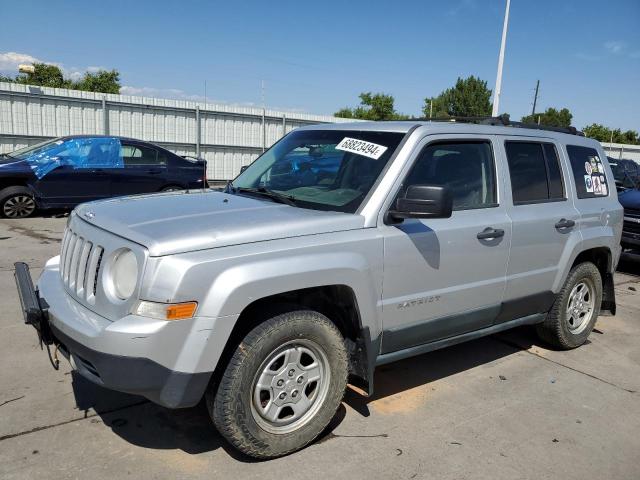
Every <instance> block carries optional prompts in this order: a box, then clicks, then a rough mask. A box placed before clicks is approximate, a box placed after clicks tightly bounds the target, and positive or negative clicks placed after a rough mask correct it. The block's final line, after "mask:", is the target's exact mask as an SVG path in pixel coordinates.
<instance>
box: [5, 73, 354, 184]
mask: <svg viewBox="0 0 640 480" xmlns="http://www.w3.org/2000/svg"><path fill="white" fill-rule="evenodd" d="M344 121H348V120H345V119H341V118H335V117H331V116H326V115H310V114H303V113H289V112H279V111H274V110H265V111H263V110H262V109H261V108H249V107H237V106H230V105H218V104H210V103H207V104H206V105H205V104H204V103H201V102H200V103H199V102H188V101H181V100H169V99H161V98H148V97H134V96H129V95H113V94H102V93H92V92H80V91H77V90H66V89H60V88H47V87H34V86H28V85H19V84H14V83H3V82H0V153H4V152H10V151H12V150H15V149H17V148H21V147H24V146H27V145H32V144H34V143H37V142H41V141H43V140H46V139H47V138H52V137H59V136H63V135H77V134H101V135H103V134H106V135H116V136H123V137H132V138H138V139H141V140H147V141H149V142H153V143H156V144H158V145H161V146H163V147H165V148H167V149H169V150H171V151H173V152H175V153H177V154H178V155H193V156H196V155H199V156H201V157H203V158H205V159H206V160H207V162H208V172H207V176H208V177H209V179H212V180H228V179H231V178H233V177H235V176H236V175H237V174H238V172H239V171H240V167H241V166H243V165H248V164H249V163H251V162H252V161H253V160H254V159H255V158H256V157H257V156H258V155H259V154H260V153H261V152H262V149H263V147H269V146H270V145H272V144H273V143H275V142H276V141H277V140H278V139H280V138H281V137H282V135H283V134H284V133H285V132H286V133H288V132H290V131H291V130H293V129H295V128H297V127H300V126H302V125H309V124H314V123H332V122H344ZM198 125H199V128H198ZM263 132H264V139H263Z"/></svg>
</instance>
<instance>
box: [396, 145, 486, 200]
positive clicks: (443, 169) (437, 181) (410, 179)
mask: <svg viewBox="0 0 640 480" xmlns="http://www.w3.org/2000/svg"><path fill="white" fill-rule="evenodd" d="M411 185H442V186H446V187H448V188H449V190H450V191H451V194H452V196H453V209H454V210H469V209H473V208H487V207H495V206H496V182H495V175H494V163H493V152H492V151H491V145H490V144H489V143H488V142H484V141H483V142H473V141H469V142H455V143H435V144H431V145H428V146H426V147H425V148H424V150H422V152H420V156H419V157H418V159H417V160H416V162H415V164H414V166H413V168H412V170H411V172H410V173H409V175H408V176H407V179H406V180H405V182H404V188H406V187H409V186H411Z"/></svg>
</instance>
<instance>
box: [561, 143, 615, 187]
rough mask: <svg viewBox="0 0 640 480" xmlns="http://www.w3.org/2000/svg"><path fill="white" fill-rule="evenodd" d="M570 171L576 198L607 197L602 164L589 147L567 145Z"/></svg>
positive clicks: (606, 184) (594, 151) (605, 177)
mask: <svg viewBox="0 0 640 480" xmlns="http://www.w3.org/2000/svg"><path fill="white" fill-rule="evenodd" d="M567 153H568V154H569V160H570V161H571V170H572V171H573V177H574V179H575V182H576V191H577V192H578V198H594V197H602V196H606V195H609V185H608V183H607V176H606V174H605V173H604V164H603V163H602V159H601V158H600V157H599V156H598V152H597V151H596V150H595V149H593V148H589V147H579V146H577V145H567Z"/></svg>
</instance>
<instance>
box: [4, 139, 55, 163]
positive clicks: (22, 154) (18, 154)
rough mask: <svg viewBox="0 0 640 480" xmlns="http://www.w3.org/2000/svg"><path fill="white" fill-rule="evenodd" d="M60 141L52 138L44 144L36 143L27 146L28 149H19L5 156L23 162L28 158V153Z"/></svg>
mask: <svg viewBox="0 0 640 480" xmlns="http://www.w3.org/2000/svg"><path fill="white" fill-rule="evenodd" d="M58 141H60V139H59V138H54V139H53V140H45V141H44V142H39V143H36V144H35V145H29V146H28V147H23V148H19V149H18V150H14V151H13V152H9V153H7V154H6V155H7V156H9V157H13V158H18V159H20V160H24V159H25V158H26V157H28V156H29V154H30V153H32V152H34V151H36V150H39V149H40V148H42V147H45V146H47V145H51V144H53V143H56V142H58Z"/></svg>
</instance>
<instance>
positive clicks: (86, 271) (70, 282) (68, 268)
mask: <svg viewBox="0 0 640 480" xmlns="http://www.w3.org/2000/svg"><path fill="white" fill-rule="evenodd" d="M103 254H104V248H103V247H102V246H100V245H96V244H95V243H93V242H91V241H89V240H87V239H86V238H83V237H81V236H80V235H77V234H76V233H74V232H73V231H72V230H71V229H70V228H67V230H66V232H65V234H64V238H63V240H62V250H61V253H60V276H61V277H62V282H63V283H64V284H65V286H66V287H67V289H68V290H69V291H70V292H71V293H73V294H74V295H76V296H77V297H78V298H80V299H82V300H85V301H87V302H88V303H91V304H93V303H95V295H96V286H97V283H98V272H99V270H100V263H101V262H102V255H103Z"/></svg>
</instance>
